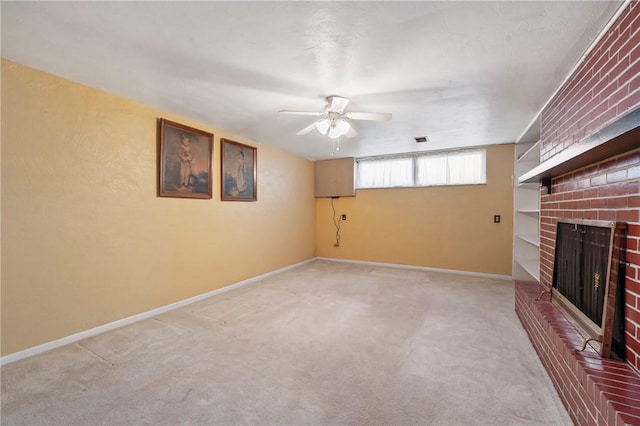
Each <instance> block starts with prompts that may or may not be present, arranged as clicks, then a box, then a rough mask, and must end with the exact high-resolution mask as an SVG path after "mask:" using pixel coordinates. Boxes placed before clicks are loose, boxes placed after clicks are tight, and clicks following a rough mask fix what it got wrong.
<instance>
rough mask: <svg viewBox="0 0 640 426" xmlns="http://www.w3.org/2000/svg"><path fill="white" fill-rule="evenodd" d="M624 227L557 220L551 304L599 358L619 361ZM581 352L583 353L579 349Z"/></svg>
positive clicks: (622, 311) (622, 320)
mask: <svg viewBox="0 0 640 426" xmlns="http://www.w3.org/2000/svg"><path fill="white" fill-rule="evenodd" d="M625 241H626V224H625V223H622V222H605V221H587V220H571V219H567V220H565V219H560V220H559V221H558V224H557V229H556V249H555V258H554V264H553V283H552V287H553V293H552V300H553V301H554V302H556V303H557V304H558V305H559V306H560V307H561V308H562V310H563V312H565V314H567V315H568V316H569V317H570V319H572V320H573V321H572V322H573V323H574V324H575V325H576V326H577V327H578V328H579V329H580V330H581V331H582V332H583V336H584V337H585V345H586V343H587V342H589V343H590V344H592V346H593V347H595V348H596V350H598V351H599V352H600V354H601V355H602V356H603V357H607V358H608V357H614V358H618V359H624V357H625V347H624V268H625V259H624V253H625ZM585 345H583V348H582V349H584V346H585Z"/></svg>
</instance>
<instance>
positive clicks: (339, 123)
mask: <svg viewBox="0 0 640 426" xmlns="http://www.w3.org/2000/svg"><path fill="white" fill-rule="evenodd" d="M349 129H351V125H350V124H349V122H348V121H347V120H345V119H344V118H339V119H337V120H336V121H335V122H334V123H333V124H332V125H331V127H329V134H328V136H329V137H330V138H332V139H335V138H339V137H340V136H343V135H344V134H345V133H347V132H348V131H349Z"/></svg>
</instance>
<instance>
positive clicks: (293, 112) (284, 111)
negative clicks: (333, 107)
mask: <svg viewBox="0 0 640 426" xmlns="http://www.w3.org/2000/svg"><path fill="white" fill-rule="evenodd" d="M279 112H280V114H295V115H315V116H319V115H324V113H323V112H311V111H287V110H282V111H279Z"/></svg>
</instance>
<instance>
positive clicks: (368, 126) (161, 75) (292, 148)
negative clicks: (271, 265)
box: [0, 1, 621, 159]
mask: <svg viewBox="0 0 640 426" xmlns="http://www.w3.org/2000/svg"><path fill="white" fill-rule="evenodd" d="M620 4H621V2H607V1H576V2H565V1H559V2H536V1H532V2H482V1H474V2H266V1H261V2H236V1H234V2H7V1H3V2H2V3H1V6H0V7H1V9H0V11H1V15H2V57H4V58H7V59H10V60H12V61H15V62H19V63H22V64H25V65H28V66H30V67H33V68H36V69H40V70H44V71H47V72H50V73H52V74H55V75H58V76H62V77H65V78H68V79H71V80H74V81H77V82H81V83H84V84H86V85H89V86H92V87H96V88H99V89H102V90H105V91H107V92H109V93H113V94H116V95H120V96H123V97H126V98H129V99H133V100H136V101H139V102H142V103H144V104H147V105H150V106H153V107H156V108H159V109H162V110H165V111H170V112H172V113H175V114H178V115H180V116H184V117H188V118H190V119H194V120H197V121H199V122H202V123H205V124H207V125H211V126H214V127H218V128H221V129H224V130H226V131H229V132H231V133H234V134H237V135H240V136H242V137H246V138H249V139H251V140H254V141H256V142H257V143H261V144H267V145H271V146H275V147H279V148H281V149H284V150H286V151H289V152H292V153H294V154H297V155H300V156H303V157H307V158H311V159H322V158H328V157H330V156H331V153H332V144H331V141H330V140H329V139H328V138H327V137H325V136H321V135H320V134H319V133H317V132H315V131H313V132H311V133H308V134H306V135H304V136H296V132H298V131H299V130H300V129H302V128H303V127H305V126H307V125H308V124H310V123H311V122H312V121H313V120H314V117H311V116H294V115H282V114H278V111H280V110H283V109H288V110H309V111H318V112H320V111H322V108H323V107H324V104H325V100H324V98H325V97H326V96H327V95H333V94H335V95H340V96H344V97H347V98H350V99H351V102H350V103H349V105H348V106H347V111H365V112H390V113H392V114H393V120H392V121H390V122H373V121H354V122H353V126H354V128H355V129H356V130H357V132H358V136H357V137H355V138H353V139H347V140H342V141H341V147H342V149H341V150H340V152H339V154H340V155H339V156H356V157H358V156H366V155H378V154H387V153H397V152H409V151H416V150H424V149H443V148H450V147H461V146H474V145H487V144H500V143H507V142H513V141H514V140H516V139H517V138H518V136H519V135H520V134H521V133H522V132H523V131H524V130H525V128H526V127H527V126H528V125H529V123H530V122H531V121H532V120H533V119H534V118H535V116H536V114H537V113H538V111H539V110H540V108H541V107H542V106H543V105H544V103H545V102H546V101H547V100H548V99H549V97H550V96H551V95H552V94H553V92H554V91H555V89H556V88H557V87H558V86H559V85H560V83H561V82H562V81H563V79H564V78H565V77H566V76H567V75H568V73H569V71H570V70H571V69H572V68H573V66H574V65H575V64H576V62H577V61H578V60H579V59H580V57H581V56H582V54H583V53H584V51H585V50H586V49H587V48H588V46H589V45H590V44H591V42H592V41H593V40H594V39H595V38H596V36H597V35H598V33H599V32H600V31H601V30H602V28H603V27H604V26H605V25H606V23H607V22H608V21H609V19H610V18H611V16H612V15H613V14H614V13H615V12H616V10H617V9H618V7H619V6H620ZM424 135H427V136H428V137H429V139H430V141H429V142H428V143H426V144H416V143H415V141H414V140H413V138H414V137H416V136H424Z"/></svg>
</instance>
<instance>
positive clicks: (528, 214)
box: [516, 209, 540, 217]
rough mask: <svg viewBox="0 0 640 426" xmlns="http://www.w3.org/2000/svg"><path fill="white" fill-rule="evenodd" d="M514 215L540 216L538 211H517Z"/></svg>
mask: <svg viewBox="0 0 640 426" xmlns="http://www.w3.org/2000/svg"><path fill="white" fill-rule="evenodd" d="M516 213H522V214H526V215H527V216H533V217H537V216H538V215H540V209H518V210H516Z"/></svg>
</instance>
